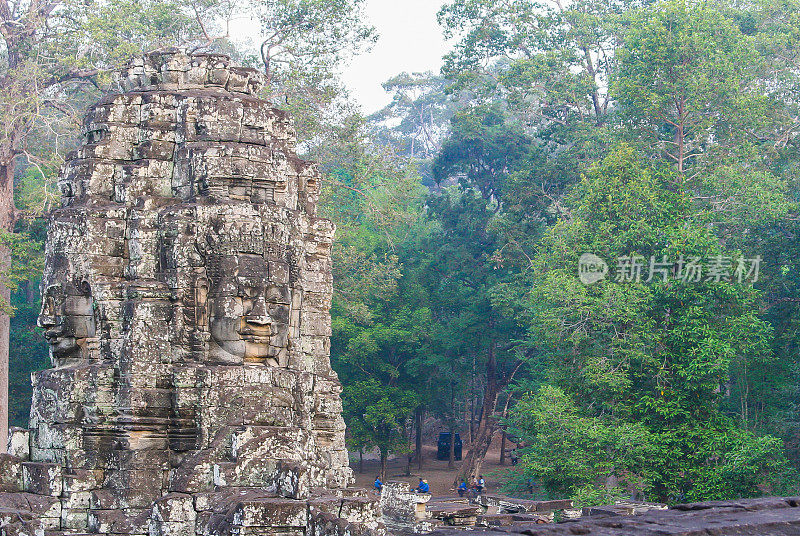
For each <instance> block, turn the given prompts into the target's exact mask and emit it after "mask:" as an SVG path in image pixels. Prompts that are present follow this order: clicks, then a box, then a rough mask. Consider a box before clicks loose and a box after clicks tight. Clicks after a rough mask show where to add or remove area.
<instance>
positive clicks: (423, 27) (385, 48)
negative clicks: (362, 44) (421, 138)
mask: <svg viewBox="0 0 800 536" xmlns="http://www.w3.org/2000/svg"><path fill="white" fill-rule="evenodd" d="M442 3H443V0H400V1H397V0H367V1H366V6H365V13H366V19H367V22H369V23H370V24H372V25H373V26H375V28H377V30H378V34H379V36H380V37H379V39H378V42H377V43H375V46H374V47H373V48H372V51H371V52H367V53H365V54H362V55H360V56H358V57H356V58H354V59H353V60H352V61H351V63H350V65H349V66H346V67H345V68H344V69H342V80H343V81H344V83H345V85H346V86H347V87H348V89H350V91H351V94H352V95H353V97H354V99H355V100H356V101H357V102H359V103H360V104H361V106H362V107H363V111H364V113H366V114H370V113H372V112H376V111H378V110H379V109H381V108H383V107H384V106H385V105H386V104H388V103H389V101H390V100H391V97H390V96H389V94H388V93H386V92H385V91H384V90H383V87H381V84H382V83H383V82H385V81H386V80H388V79H389V78H391V77H393V76H394V75H396V74H399V73H401V72H403V71H407V72H425V71H434V72H437V73H438V72H439V69H440V68H441V66H442V56H444V54H445V53H446V52H447V50H448V48H449V47H448V45H447V44H446V43H445V40H444V38H443V37H442V31H441V28H440V27H439V24H438V23H437V22H436V13H437V12H438V11H439V9H440V7H441V5H442Z"/></svg>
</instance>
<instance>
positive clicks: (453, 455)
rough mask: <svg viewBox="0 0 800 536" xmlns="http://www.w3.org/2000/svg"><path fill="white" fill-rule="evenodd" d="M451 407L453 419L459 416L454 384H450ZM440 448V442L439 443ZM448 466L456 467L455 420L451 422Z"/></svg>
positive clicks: (449, 467) (450, 467)
mask: <svg viewBox="0 0 800 536" xmlns="http://www.w3.org/2000/svg"><path fill="white" fill-rule="evenodd" d="M450 408H451V413H450V415H452V417H453V421H455V419H457V418H458V413H457V412H456V389H455V385H454V384H452V383H451V384H450ZM437 448H438V444H437ZM447 450H448V454H447V468H448V469H454V468H455V466H456V463H455V460H456V427H455V423H454V422H452V421H451V422H450V448H449V449H447Z"/></svg>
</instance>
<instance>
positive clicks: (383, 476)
mask: <svg viewBox="0 0 800 536" xmlns="http://www.w3.org/2000/svg"><path fill="white" fill-rule="evenodd" d="M388 457H389V455H388V453H387V452H386V451H385V450H383V449H381V481H382V482H383V481H385V480H386V459H387V458H388Z"/></svg>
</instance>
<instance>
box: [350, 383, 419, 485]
mask: <svg viewBox="0 0 800 536" xmlns="http://www.w3.org/2000/svg"><path fill="white" fill-rule="evenodd" d="M343 401H344V416H345V419H346V420H347V423H348V429H349V434H350V438H351V440H350V441H351V445H353V446H356V447H357V448H362V447H377V448H378V450H379V451H380V456H381V475H380V476H381V479H385V478H386V461H387V459H388V457H389V454H390V453H401V452H406V451H407V449H408V441H407V438H406V437H405V434H404V429H405V425H406V421H407V420H408V419H409V418H410V416H411V414H412V413H413V412H414V408H416V407H417V405H418V402H417V400H416V397H415V396H414V394H413V393H412V392H410V391H406V390H402V389H398V388H396V387H388V386H386V385H381V384H380V383H379V382H378V381H376V380H374V379H369V380H365V381H360V382H354V383H349V384H347V385H345V388H344V395H343Z"/></svg>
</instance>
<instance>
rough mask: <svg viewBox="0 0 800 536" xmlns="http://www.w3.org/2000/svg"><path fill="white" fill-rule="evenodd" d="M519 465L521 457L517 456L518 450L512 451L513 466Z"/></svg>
mask: <svg viewBox="0 0 800 536" xmlns="http://www.w3.org/2000/svg"><path fill="white" fill-rule="evenodd" d="M518 463H519V456H517V449H514V450H512V451H511V465H517V464H518Z"/></svg>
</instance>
